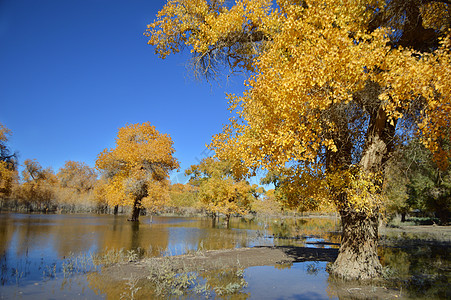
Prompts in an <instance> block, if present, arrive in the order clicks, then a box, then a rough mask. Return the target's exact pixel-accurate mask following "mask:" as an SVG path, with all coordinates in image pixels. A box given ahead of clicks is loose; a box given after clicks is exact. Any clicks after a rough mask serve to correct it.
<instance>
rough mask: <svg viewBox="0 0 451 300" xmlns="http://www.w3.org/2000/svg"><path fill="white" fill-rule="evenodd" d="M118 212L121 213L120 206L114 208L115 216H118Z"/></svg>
mask: <svg viewBox="0 0 451 300" xmlns="http://www.w3.org/2000/svg"><path fill="white" fill-rule="evenodd" d="M118 211H119V205H115V206H114V211H113V215H115V216H116V215H117V213H118Z"/></svg>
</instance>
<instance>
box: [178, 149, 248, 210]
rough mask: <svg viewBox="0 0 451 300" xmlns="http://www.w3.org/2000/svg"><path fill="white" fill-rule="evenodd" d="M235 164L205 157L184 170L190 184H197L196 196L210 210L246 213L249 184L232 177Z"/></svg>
mask: <svg viewBox="0 0 451 300" xmlns="http://www.w3.org/2000/svg"><path fill="white" fill-rule="evenodd" d="M233 166H234V164H233V163H232V162H230V161H219V160H217V159H215V158H210V157H208V158H205V159H203V160H202V161H201V162H200V163H199V164H198V165H193V166H191V167H190V168H189V169H188V170H186V174H187V175H191V180H190V182H191V184H193V185H195V186H198V187H199V193H198V198H199V201H200V202H201V203H202V206H203V208H205V209H207V210H208V211H210V212H213V213H222V214H225V215H227V216H230V215H231V214H235V213H236V214H245V213H246V212H247V211H248V210H249V208H250V203H251V198H252V195H251V192H252V187H251V186H250V185H249V183H247V182H246V181H243V180H239V179H237V177H235V173H234V172H233V171H234V168H233Z"/></svg>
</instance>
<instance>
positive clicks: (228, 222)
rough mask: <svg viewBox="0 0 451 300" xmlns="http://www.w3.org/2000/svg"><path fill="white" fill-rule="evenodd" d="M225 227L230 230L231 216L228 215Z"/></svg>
mask: <svg viewBox="0 0 451 300" xmlns="http://www.w3.org/2000/svg"><path fill="white" fill-rule="evenodd" d="M225 217H226V219H225V225H226V227H227V228H230V214H226V216H225Z"/></svg>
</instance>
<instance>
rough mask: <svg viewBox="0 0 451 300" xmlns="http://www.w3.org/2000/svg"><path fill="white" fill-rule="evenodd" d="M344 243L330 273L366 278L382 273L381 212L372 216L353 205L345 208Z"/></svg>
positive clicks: (339, 276)
mask: <svg viewBox="0 0 451 300" xmlns="http://www.w3.org/2000/svg"><path fill="white" fill-rule="evenodd" d="M340 215H341V224H342V225H341V226H342V235H341V246H340V250H339V254H338V257H337V259H336V260H335V262H334V263H333V264H331V265H329V267H328V271H329V273H330V274H331V275H332V276H334V277H338V278H341V279H345V280H365V279H371V278H375V277H379V276H380V275H381V272H382V265H381V263H380V261H379V258H378V255H377V241H378V226H379V222H378V221H379V220H378V219H379V218H378V216H377V214H373V215H371V216H368V215H367V214H365V213H362V212H360V213H358V212H356V211H353V210H351V209H346V210H342V211H341V212H340Z"/></svg>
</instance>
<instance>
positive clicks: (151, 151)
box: [96, 122, 179, 221]
mask: <svg viewBox="0 0 451 300" xmlns="http://www.w3.org/2000/svg"><path fill="white" fill-rule="evenodd" d="M172 144H173V143H172V139H171V137H170V136H169V135H167V134H161V133H159V132H158V131H157V130H156V129H155V127H154V126H152V125H150V123H148V122H147V123H143V124H133V125H127V126H125V127H122V128H120V129H119V132H118V134H117V138H116V147H115V148H114V149H105V150H103V152H102V153H100V154H99V155H98V157H97V161H96V168H97V169H98V170H100V171H101V172H103V174H104V176H105V177H106V178H107V186H106V187H105V190H104V194H105V195H106V196H107V199H106V200H107V202H108V204H109V205H110V206H116V205H127V206H131V207H132V209H133V211H132V216H131V218H130V221H138V219H139V214H140V210H141V208H142V207H146V208H149V209H150V208H153V207H156V206H160V205H163V204H164V203H165V202H167V201H168V199H169V193H168V185H169V182H168V177H169V172H170V171H171V170H175V169H177V168H179V163H178V161H177V160H176V159H175V157H174V156H173V154H174V152H175V150H174V148H173V146H172Z"/></svg>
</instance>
